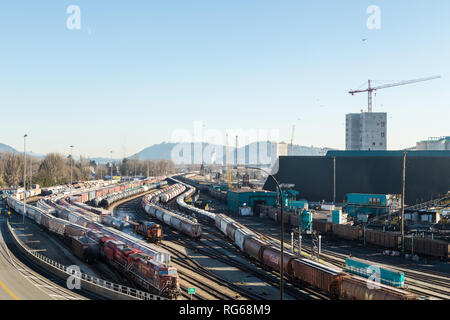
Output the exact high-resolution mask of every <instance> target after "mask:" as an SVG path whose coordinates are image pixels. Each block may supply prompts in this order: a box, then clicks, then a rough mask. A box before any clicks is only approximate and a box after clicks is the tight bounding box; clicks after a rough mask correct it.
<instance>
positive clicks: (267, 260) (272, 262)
mask: <svg viewBox="0 0 450 320" xmlns="http://www.w3.org/2000/svg"><path fill="white" fill-rule="evenodd" d="M280 257H281V252H280V249H278V248H276V247H273V246H264V247H262V249H261V252H260V261H261V262H262V264H263V265H265V266H267V267H269V268H270V269H272V270H274V271H277V272H278V271H280V267H281V259H280ZM292 259H295V256H294V255H292V254H291V253H289V252H284V254H283V270H284V273H286V275H292V268H291V266H292V265H291V260H292Z"/></svg>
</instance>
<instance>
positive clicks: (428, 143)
mask: <svg viewBox="0 0 450 320" xmlns="http://www.w3.org/2000/svg"><path fill="white" fill-rule="evenodd" d="M416 150H450V136H449V137H436V138H428V140H423V141H419V142H417V143H416Z"/></svg>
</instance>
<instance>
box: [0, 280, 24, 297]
mask: <svg viewBox="0 0 450 320" xmlns="http://www.w3.org/2000/svg"><path fill="white" fill-rule="evenodd" d="M0 287H2V288H3V289H4V290H5V291H6V292H7V293H8V294H9V295H10V296H11V297H12V298H13V299H14V300H20V299H19V298H18V297H17V296H16V295H15V294H14V293H13V292H12V291H11V290H9V289H8V287H7V286H5V284H4V283H3V282H1V281H0Z"/></svg>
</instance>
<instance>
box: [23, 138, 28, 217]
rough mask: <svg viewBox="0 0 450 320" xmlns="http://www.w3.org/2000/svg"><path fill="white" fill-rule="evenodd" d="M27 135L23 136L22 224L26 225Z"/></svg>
mask: <svg viewBox="0 0 450 320" xmlns="http://www.w3.org/2000/svg"><path fill="white" fill-rule="evenodd" d="M27 137H28V135H27V134H25V135H24V136H23V215H22V223H23V224H25V214H26V213H27V209H26V206H25V204H26V203H27V148H26V138H27Z"/></svg>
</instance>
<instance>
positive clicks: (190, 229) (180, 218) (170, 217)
mask: <svg viewBox="0 0 450 320" xmlns="http://www.w3.org/2000/svg"><path fill="white" fill-rule="evenodd" d="M177 187H178V186H177V185H175V186H171V187H167V188H164V189H161V190H159V191H156V192H154V193H152V194H149V195H146V196H145V197H143V198H142V208H143V209H144V211H145V212H146V213H147V214H149V215H150V216H151V217H153V218H156V219H158V220H159V221H161V222H164V223H165V224H167V225H169V226H171V227H172V228H174V229H176V230H178V231H179V232H181V233H184V234H185V235H187V236H189V237H191V238H194V239H198V238H199V237H200V235H201V231H202V230H201V226H200V224H199V223H198V222H197V220H196V219H193V218H191V217H189V216H187V215H184V214H182V213H179V212H176V211H172V210H168V209H165V208H163V207H161V206H160V205H159V204H158V202H157V199H158V198H161V197H160V196H161V195H164V194H167V193H172V192H171V191H172V190H173V189H175V188H177ZM172 195H174V193H172Z"/></svg>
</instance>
